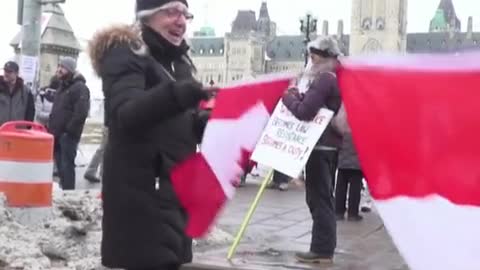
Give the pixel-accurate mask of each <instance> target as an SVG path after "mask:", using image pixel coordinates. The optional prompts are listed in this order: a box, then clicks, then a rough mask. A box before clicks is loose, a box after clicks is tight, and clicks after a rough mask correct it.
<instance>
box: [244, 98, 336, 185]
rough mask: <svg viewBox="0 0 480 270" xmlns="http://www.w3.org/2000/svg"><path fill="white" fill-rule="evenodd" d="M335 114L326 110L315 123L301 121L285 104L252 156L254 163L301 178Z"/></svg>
mask: <svg viewBox="0 0 480 270" xmlns="http://www.w3.org/2000/svg"><path fill="white" fill-rule="evenodd" d="M333 114H334V113H333V112H332V111H331V110H328V109H324V108H322V109H321V110H320V111H319V112H318V114H317V115H316V116H315V118H314V120H313V121H311V122H304V121H300V120H298V119H296V118H295V116H293V114H292V113H291V112H290V111H289V110H288V108H287V107H285V105H283V103H282V102H280V103H279V104H278V105H277V106H276V108H275V111H274V112H273V114H272V116H271V117H270V120H269V122H268V124H267V126H266V128H265V129H264V131H263V133H262V136H261V137H260V140H259V141H258V143H257V146H256V147H255V150H254V152H253V154H252V160H254V161H256V162H258V163H260V164H262V165H265V166H269V167H272V168H274V169H275V170H277V171H279V172H282V173H284V174H286V175H289V176H291V177H297V176H298V175H300V173H301V172H302V170H303V168H304V167H305V164H306V163H307V160H308V158H309V157H310V154H311V153H312V151H313V148H314V147H315V144H316V143H317V141H318V140H319V139H320V137H321V136H322V134H323V132H324V131H325V129H326V128H327V126H328V124H329V122H330V121H331V119H332V117H333Z"/></svg>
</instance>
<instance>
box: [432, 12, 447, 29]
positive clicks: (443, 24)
mask: <svg viewBox="0 0 480 270" xmlns="http://www.w3.org/2000/svg"><path fill="white" fill-rule="evenodd" d="M447 27H448V23H447V21H446V20H445V12H444V11H443V10H442V9H437V12H435V16H434V17H433V19H432V20H431V21H430V31H435V30H436V31H441V30H446V29H447Z"/></svg>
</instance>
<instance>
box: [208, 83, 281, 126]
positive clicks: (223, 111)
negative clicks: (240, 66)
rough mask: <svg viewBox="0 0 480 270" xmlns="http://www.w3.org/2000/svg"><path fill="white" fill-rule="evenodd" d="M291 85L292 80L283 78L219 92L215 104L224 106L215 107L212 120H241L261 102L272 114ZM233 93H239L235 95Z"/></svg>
mask: <svg viewBox="0 0 480 270" xmlns="http://www.w3.org/2000/svg"><path fill="white" fill-rule="evenodd" d="M289 84H290V79H289V78H288V79H287V78H283V79H278V80H272V81H265V82H253V83H251V84H248V83H246V84H242V85H239V86H233V87H229V88H228V89H225V90H223V91H219V92H218V94H217V96H216V99H215V103H216V104H222V106H216V107H215V109H214V110H213V112H212V115H211V118H216V119H232V118H239V117H241V116H242V115H243V114H244V113H245V112H246V111H247V110H248V109H250V108H252V106H253V105H255V103H259V102H262V103H263V104H264V105H265V107H266V108H267V110H268V112H269V113H272V112H273V110H274V109H275V106H276V105H277V103H278V101H279V100H280V98H281V96H282V94H283V92H285V90H286V89H287V87H288V85H289ZM232 91H234V92H237V93H235V94H233V93H232ZM240 92H241V93H240ZM242 95H243V96H246V95H248V96H249V97H248V98H238V97H241V96H242Z"/></svg>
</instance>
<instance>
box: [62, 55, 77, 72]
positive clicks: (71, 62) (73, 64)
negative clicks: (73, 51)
mask: <svg viewBox="0 0 480 270" xmlns="http://www.w3.org/2000/svg"><path fill="white" fill-rule="evenodd" d="M58 65H59V66H61V67H64V68H65V69H66V70H68V71H70V72H71V73H75V71H76V70H77V61H76V60H75V59H73V58H72V57H70V56H65V57H63V58H62V59H60V63H59V64H58Z"/></svg>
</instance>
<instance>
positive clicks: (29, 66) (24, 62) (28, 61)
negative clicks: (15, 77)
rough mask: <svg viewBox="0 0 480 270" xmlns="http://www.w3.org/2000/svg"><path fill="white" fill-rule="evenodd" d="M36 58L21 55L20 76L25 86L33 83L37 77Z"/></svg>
mask: <svg viewBox="0 0 480 270" xmlns="http://www.w3.org/2000/svg"><path fill="white" fill-rule="evenodd" d="M37 66H38V58H37V57H33V56H27V55H22V56H21V58H20V76H21V77H22V79H23V81H24V82H25V84H28V83H31V84H33V82H34V81H35V77H36V75H37Z"/></svg>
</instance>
